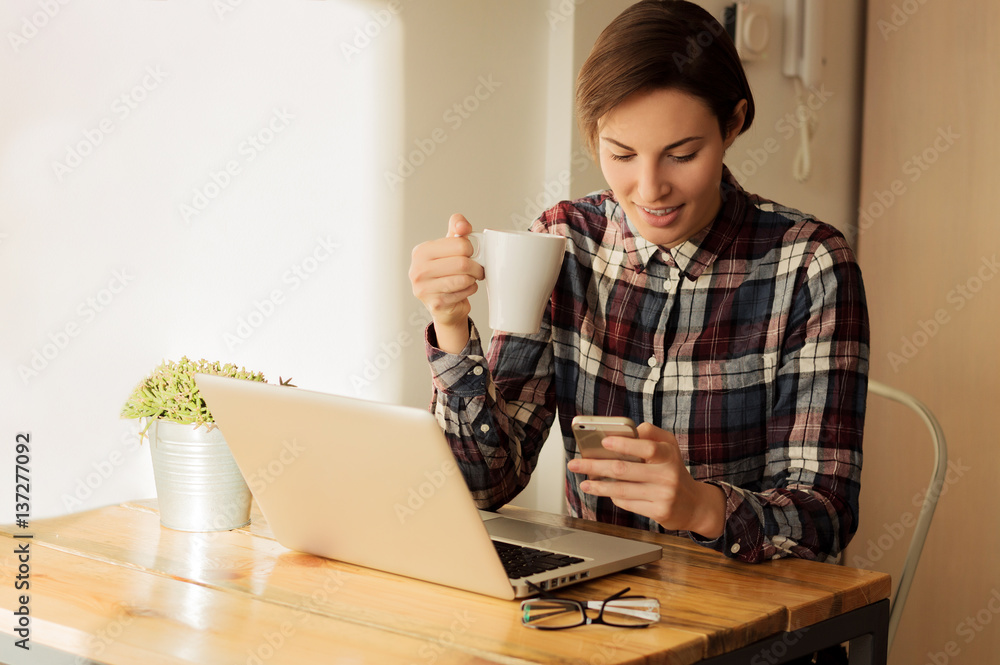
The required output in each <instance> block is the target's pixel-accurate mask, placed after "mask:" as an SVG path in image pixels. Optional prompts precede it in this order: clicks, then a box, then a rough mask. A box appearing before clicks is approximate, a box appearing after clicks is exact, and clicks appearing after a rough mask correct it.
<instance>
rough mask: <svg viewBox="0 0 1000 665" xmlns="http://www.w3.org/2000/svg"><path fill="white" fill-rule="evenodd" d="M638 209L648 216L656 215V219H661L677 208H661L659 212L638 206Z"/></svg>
mask: <svg viewBox="0 0 1000 665" xmlns="http://www.w3.org/2000/svg"><path fill="white" fill-rule="evenodd" d="M639 207H640V208H642V209H643V210H645V211H646V212H648V213H649V214H650V215H656V216H657V217H663V216H664V215H669V214H670V213H672V212H673V211H674V210H677V208H678V207H679V206H674V207H673V208H661V209H659V210H652V209H651V208H646V207H644V206H639Z"/></svg>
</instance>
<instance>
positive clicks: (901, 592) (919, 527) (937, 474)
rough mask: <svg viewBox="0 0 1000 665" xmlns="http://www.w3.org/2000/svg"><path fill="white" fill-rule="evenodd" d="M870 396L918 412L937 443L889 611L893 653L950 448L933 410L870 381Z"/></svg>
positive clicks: (890, 641) (890, 638)
mask: <svg viewBox="0 0 1000 665" xmlns="http://www.w3.org/2000/svg"><path fill="white" fill-rule="evenodd" d="M868 393H869V394H872V395H878V396H879V397H885V398H886V399H891V400H893V401H894V402H899V403H900V404H902V405H904V406H907V407H909V408H910V409H913V410H914V411H916V412H917V415H919V416H920V418H921V420H923V421H924V424H925V425H927V429H928V430H930V434H931V442H932V443H933V444H934V471H933V472H932V474H931V483H930V486H929V487H928V488H927V493H926V494H925V495H924V502H923V505H922V506H921V507H920V516H919V517H918V518H917V524H916V526H915V527H914V530H913V538H912V539H911V540H910V548H909V549H908V550H907V552H906V560H905V561H904V562H903V572H902V573H901V574H900V576H899V586H897V587H896V595H895V596H894V597H893V599H892V605H891V609H890V610H889V649H890V650H891V649H892V641H893V638H894V637H895V636H896V628H897V627H898V626H899V618H900V616H901V615H902V614H903V606H904V605H905V604H906V596H907V594H909V592H910V584H911V583H912V582H913V574H914V573H915V572H916V570H917V563H918V562H919V561H920V553H921V552H922V551H923V549H924V541H925V540H927V530H928V529H929V528H930V526H931V518H932V517H934V509H935V508H936V507H937V502H938V498H939V497H940V496H941V488H942V487H943V486H944V477H945V472H946V471H947V465H948V447H947V444H946V443H945V439H944V431H942V429H941V425H940V423H938V421H937V418H935V417H934V414H933V413H931V411H930V409H928V408H927V407H926V406H924V405H923V404H922V403H921V402H920V401H918V400H917V399H916V398H914V397H913V396H912V395H909V394H908V393H905V392H903V391H901V390H897V389H896V388H891V387H889V386H887V385H885V384H882V383H879V382H878V381H872V380H869V381H868Z"/></svg>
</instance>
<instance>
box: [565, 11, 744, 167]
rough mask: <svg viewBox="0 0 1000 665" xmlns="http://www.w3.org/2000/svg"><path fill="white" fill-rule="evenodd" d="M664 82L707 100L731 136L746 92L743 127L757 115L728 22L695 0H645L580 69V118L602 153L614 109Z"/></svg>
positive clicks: (614, 25)
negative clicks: (604, 122) (601, 136)
mask: <svg viewBox="0 0 1000 665" xmlns="http://www.w3.org/2000/svg"><path fill="white" fill-rule="evenodd" d="M662 88H673V89H676V90H680V91H682V92H686V93H688V94H690V95H693V96H695V97H698V98H700V99H701V100H702V101H704V102H705V104H706V105H707V106H708V107H709V109H710V110H711V111H712V113H713V114H714V115H715V117H716V118H717V119H718V121H719V129H720V131H721V132H722V136H723V137H725V136H726V135H727V134H728V133H729V129H730V123H731V122H732V119H733V112H734V111H735V109H736V105H737V104H739V102H740V100H741V99H745V100H747V110H746V116H745V118H744V121H743V127H742V129H741V130H740V133H741V134H742V133H743V132H745V131H746V130H747V129H748V128H749V127H750V124H751V123H752V122H753V116H754V104H753V95H752V94H751V93H750V83H749V82H748V81H747V77H746V72H744V71H743V65H742V63H741V62H740V57H739V54H737V52H736V46H735V45H733V41H732V39H730V37H729V35H728V33H726V30H725V28H723V27H722V25H720V24H719V22H718V21H716V20H715V18H713V16H712V15H711V14H709V13H708V12H707V11H705V10H704V9H702V8H701V7H699V6H698V5H696V4H694V3H692V2H686V1H685V0H641V1H640V2H637V3H635V4H634V5H632V6H631V7H629V8H628V9H626V10H625V11H623V12H622V13H621V14H619V15H618V17H617V18H616V19H615V20H613V21H612V22H611V23H610V24H609V25H608V27H606V28H605V29H604V32H602V33H601V36H600V37H598V38H597V42H595V43H594V48H593V49H592V50H591V51H590V56H589V57H588V58H587V61H586V62H585V63H584V64H583V67H582V68H581V69H580V74H579V76H578V77H577V87H576V112H577V122H578V123H579V126H580V133H581V135H582V136H583V140H584V142H585V144H586V146H587V149H588V150H589V151H590V154H591V155H592V156H596V154H597V135H598V123H599V121H600V119H601V118H602V117H604V115H605V114H606V113H608V112H609V111H611V109H613V108H614V107H615V106H617V105H618V104H619V103H621V102H622V101H624V100H625V98H627V97H628V96H630V95H631V94H632V93H634V92H637V91H639V90H657V89H662Z"/></svg>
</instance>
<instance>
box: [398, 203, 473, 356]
mask: <svg viewBox="0 0 1000 665" xmlns="http://www.w3.org/2000/svg"><path fill="white" fill-rule="evenodd" d="M470 233H472V224H470V223H469V220H467V219H466V218H465V217H464V216H462V215H458V214H455V215H452V216H451V218H450V219H449V220H448V235H446V236H445V237H444V238H439V239H437V240H429V241H427V242H423V243H420V244H419V245H417V246H416V247H414V248H413V253H412V256H411V260H410V272H409V277H410V284H411V285H412V287H413V295H415V296H416V297H417V298H419V299H420V302H422V303H423V304H424V307H426V308H427V310H428V311H429V312H430V313H431V318H433V319H434V331H435V333H436V334H437V341H438V348H440V349H441V350H442V351H444V352H446V353H458V352H460V351H461V350H462V349H463V348H465V345H466V344H467V343H468V341H469V311H470V310H471V309H472V305H471V304H470V303H469V296H471V295H472V294H473V293H475V292H476V291H477V290H478V288H479V286H478V285H477V283H476V282H477V281H478V280H480V279H483V278H484V277H485V274H484V272H483V267H482V266H481V265H479V263H477V262H476V261H473V260H472V259H471V258H469V257H471V256H472V253H473V248H472V243H471V242H470V241H469V240H468V239H467V238H466V237H465V236H467V235H469V234H470Z"/></svg>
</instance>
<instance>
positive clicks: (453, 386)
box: [424, 319, 489, 397]
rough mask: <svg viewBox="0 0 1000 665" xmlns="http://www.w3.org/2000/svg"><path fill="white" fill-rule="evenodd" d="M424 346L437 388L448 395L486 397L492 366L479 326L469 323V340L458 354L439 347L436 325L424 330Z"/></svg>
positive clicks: (432, 378) (430, 324) (431, 324)
mask: <svg viewBox="0 0 1000 665" xmlns="http://www.w3.org/2000/svg"><path fill="white" fill-rule="evenodd" d="M424 346H425V347H426V351H427V360H428V362H429V363H430V366H431V381H432V382H433V384H434V388H435V389H436V390H438V391H439V392H442V393H444V394H446V395H457V396H459V397H476V396H479V395H485V394H486V384H487V380H488V377H489V365H488V364H487V362H486V357H485V356H484V355H483V345H482V341H481V340H480V338H479V331H478V330H477V329H476V325H475V324H474V323H473V322H472V320H471V319H470V320H469V341H468V342H467V343H466V345H465V348H464V349H462V350H461V351H460V352H458V353H446V352H444V351H442V350H441V349H439V348H438V346H437V334H436V333H435V331H434V323H433V322H432V323H429V324H427V328H426V329H425V330H424Z"/></svg>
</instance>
